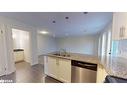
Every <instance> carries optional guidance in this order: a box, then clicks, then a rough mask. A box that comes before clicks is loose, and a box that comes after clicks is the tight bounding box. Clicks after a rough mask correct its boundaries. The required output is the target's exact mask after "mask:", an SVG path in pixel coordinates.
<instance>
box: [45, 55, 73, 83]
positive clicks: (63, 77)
mask: <svg viewBox="0 0 127 95" xmlns="http://www.w3.org/2000/svg"><path fill="white" fill-rule="evenodd" d="M44 60H45V61H44V71H45V74H46V75H48V76H51V77H53V78H55V79H57V80H60V81H61V82H71V60H67V59H62V58H56V57H49V56H48V57H47V56H45V58H44Z"/></svg>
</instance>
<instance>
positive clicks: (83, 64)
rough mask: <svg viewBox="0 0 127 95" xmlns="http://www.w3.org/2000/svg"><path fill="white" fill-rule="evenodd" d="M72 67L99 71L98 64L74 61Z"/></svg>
mask: <svg viewBox="0 0 127 95" xmlns="http://www.w3.org/2000/svg"><path fill="white" fill-rule="evenodd" d="M72 66H76V67H80V68H85V69H90V70H94V71H97V64H92V63H87V62H80V61H74V60H73V61H72Z"/></svg>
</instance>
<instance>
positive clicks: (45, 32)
mask: <svg viewBox="0 0 127 95" xmlns="http://www.w3.org/2000/svg"><path fill="white" fill-rule="evenodd" d="M39 33H41V34H48V32H47V31H40V32H39Z"/></svg>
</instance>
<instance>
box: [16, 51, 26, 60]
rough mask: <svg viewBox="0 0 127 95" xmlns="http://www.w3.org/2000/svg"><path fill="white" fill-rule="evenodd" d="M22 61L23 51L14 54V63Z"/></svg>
mask: <svg viewBox="0 0 127 95" xmlns="http://www.w3.org/2000/svg"><path fill="white" fill-rule="evenodd" d="M23 60H24V51H16V52H14V61H15V62H19V61H23Z"/></svg>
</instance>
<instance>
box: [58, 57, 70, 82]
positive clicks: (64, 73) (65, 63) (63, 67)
mask: <svg viewBox="0 0 127 95" xmlns="http://www.w3.org/2000/svg"><path fill="white" fill-rule="evenodd" d="M59 79H60V81H62V82H68V83H69V82H71V60H66V59H59Z"/></svg>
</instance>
